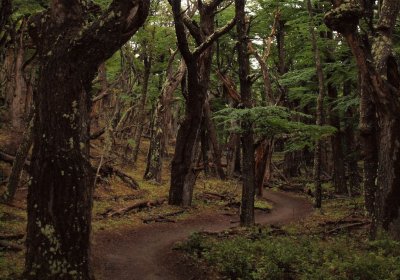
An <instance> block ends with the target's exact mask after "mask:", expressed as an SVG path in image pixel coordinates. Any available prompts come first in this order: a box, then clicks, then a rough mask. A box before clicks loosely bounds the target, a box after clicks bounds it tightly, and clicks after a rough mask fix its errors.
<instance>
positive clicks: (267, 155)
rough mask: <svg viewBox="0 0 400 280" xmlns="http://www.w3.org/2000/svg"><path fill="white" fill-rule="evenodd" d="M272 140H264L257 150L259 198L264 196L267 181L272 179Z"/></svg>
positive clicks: (257, 190)
mask: <svg viewBox="0 0 400 280" xmlns="http://www.w3.org/2000/svg"><path fill="white" fill-rule="evenodd" d="M273 143H274V141H273V140H272V139H264V140H262V141H261V143H259V144H258V146H257V148H256V151H255V152H256V160H255V161H256V162H255V166H256V174H255V177H256V194H257V196H259V197H262V195H263V189H264V185H265V183H266V181H267V182H268V180H269V179H270V178H269V177H270V174H271V163H272V152H273Z"/></svg>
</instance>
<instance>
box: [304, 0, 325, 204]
mask: <svg viewBox="0 0 400 280" xmlns="http://www.w3.org/2000/svg"><path fill="white" fill-rule="evenodd" d="M306 1H307V2H306V3H307V10H308V14H309V17H310V35H311V44H312V49H313V53H314V58H315V68H316V72H317V78H318V98H317V109H316V111H317V112H316V124H317V125H322V124H323V123H322V122H323V117H324V116H323V100H324V96H325V85H324V73H323V70H322V65H321V56H320V51H319V48H318V45H317V38H316V35H315V30H314V28H315V26H314V16H313V11H312V6H311V1H310V0H306ZM321 145H322V141H321V140H318V141H317V143H316V145H315V151H314V184H315V195H314V197H315V202H314V207H315V208H321V204H322V182H321V171H322V167H321V151H322V149H321Z"/></svg>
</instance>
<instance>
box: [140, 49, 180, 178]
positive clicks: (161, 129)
mask: <svg viewBox="0 0 400 280" xmlns="http://www.w3.org/2000/svg"><path fill="white" fill-rule="evenodd" d="M174 57H175V54H173V55H171V58H170V61H169V63H168V68H167V78H166V80H165V82H164V85H163V87H162V90H161V94H160V97H159V99H158V102H157V105H156V110H155V113H154V125H153V129H152V136H151V139H150V146H149V150H148V152H147V166H146V171H145V174H144V179H145V180H155V181H156V182H157V183H161V175H162V156H163V150H164V149H165V147H166V146H167V145H168V143H165V142H164V141H165V139H166V134H167V133H168V132H167V131H166V129H167V128H168V121H169V119H170V118H169V117H168V115H170V112H169V111H170V106H171V101H172V97H173V93H174V92H175V90H176V89H177V87H178V86H179V84H180V82H181V81H182V78H183V76H184V74H185V72H186V64H185V62H184V60H183V59H182V60H181V63H180V66H179V68H178V70H177V71H176V72H175V73H173V71H172V62H173V60H174Z"/></svg>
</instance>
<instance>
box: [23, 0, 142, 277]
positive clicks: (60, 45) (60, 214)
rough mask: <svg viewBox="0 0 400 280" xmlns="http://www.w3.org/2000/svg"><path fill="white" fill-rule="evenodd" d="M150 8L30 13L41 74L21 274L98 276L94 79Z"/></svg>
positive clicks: (129, 4) (68, 6)
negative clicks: (94, 255)
mask: <svg viewBox="0 0 400 280" xmlns="http://www.w3.org/2000/svg"><path fill="white" fill-rule="evenodd" d="M148 8H149V1H127V0H126V1H114V2H113V3H112V4H111V5H110V7H109V9H108V10H107V11H106V12H104V13H103V14H102V15H101V16H100V17H99V18H98V19H95V20H94V21H93V22H89V23H88V22H86V23H84V20H83V19H84V17H85V15H86V14H85V12H84V11H85V7H84V6H83V4H82V2H81V1H62V0H53V1H52V2H51V5H50V8H49V9H48V10H47V11H46V12H44V13H42V14H37V15H35V16H34V17H32V19H31V23H30V31H29V32H30V36H31V38H32V39H33V41H34V43H35V45H36V46H37V49H38V57H39V65H40V70H39V71H40V75H39V80H38V90H37V93H36V94H35V96H34V104H35V122H34V134H33V142H34V146H33V152H32V162H31V175H32V182H31V184H30V186H29V189H28V206H27V208H28V225H27V237H26V246H27V250H26V261H25V271H24V273H23V276H22V278H23V279H28V280H34V279H35V280H37V279H41V280H50V279H93V275H92V272H91V268H90V231H91V209H92V192H93V173H92V167H91V165H90V162H89V117H88V116H89V110H90V101H91V96H90V95H89V92H90V90H91V82H92V80H93V78H94V76H95V74H96V71H97V68H98V66H99V64H100V63H101V62H103V61H105V60H106V59H107V58H109V57H111V55H112V54H113V53H114V52H115V51H117V50H118V49H119V48H120V47H121V45H122V44H124V43H125V42H126V41H127V40H129V38H130V37H131V36H132V35H133V34H134V33H135V32H136V31H137V30H138V28H139V27H140V26H142V25H143V23H144V20H145V19H146V17H147V13H148ZM117 15H118V16H117Z"/></svg>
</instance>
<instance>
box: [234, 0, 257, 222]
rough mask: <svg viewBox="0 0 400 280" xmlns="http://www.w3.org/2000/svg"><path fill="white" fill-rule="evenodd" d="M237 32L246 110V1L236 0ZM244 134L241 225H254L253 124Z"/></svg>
mask: <svg viewBox="0 0 400 280" xmlns="http://www.w3.org/2000/svg"><path fill="white" fill-rule="evenodd" d="M235 15H236V20H237V24H236V30H237V34H238V44H237V51H238V63H239V81H240V95H241V99H242V103H243V105H244V107H245V108H251V107H252V97H251V81H250V77H249V76H250V61H249V54H248V52H247V46H248V42H249V41H248V29H249V22H246V13H245V1H244V0H235ZM242 129H243V131H244V132H243V133H242V136H241V140H242V148H243V173H242V174H243V176H242V178H243V186H242V204H241V208H240V225H241V226H253V225H254V195H255V162H254V136H253V130H252V124H251V123H250V122H249V121H246V120H244V121H243V122H242Z"/></svg>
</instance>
